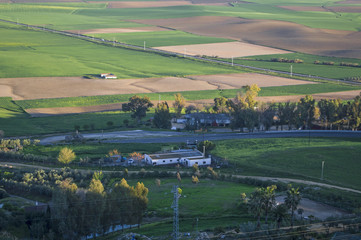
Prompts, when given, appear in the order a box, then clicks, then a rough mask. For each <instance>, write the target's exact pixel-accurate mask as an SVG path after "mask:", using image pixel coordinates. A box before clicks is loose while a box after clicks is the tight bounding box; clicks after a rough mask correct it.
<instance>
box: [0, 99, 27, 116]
mask: <svg viewBox="0 0 361 240" xmlns="http://www.w3.org/2000/svg"><path fill="white" fill-rule="evenodd" d="M0 110H8V111H11V112H19V113H22V112H24V110H23V109H22V108H21V107H19V106H18V105H17V104H16V103H15V102H14V101H13V100H12V98H11V97H0ZM0 116H1V114H0Z"/></svg>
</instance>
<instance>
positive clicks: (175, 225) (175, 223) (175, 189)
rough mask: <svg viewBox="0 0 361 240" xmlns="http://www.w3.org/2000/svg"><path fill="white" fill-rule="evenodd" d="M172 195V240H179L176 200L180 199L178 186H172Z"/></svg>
mask: <svg viewBox="0 0 361 240" xmlns="http://www.w3.org/2000/svg"><path fill="white" fill-rule="evenodd" d="M172 193H174V198H173V204H172V208H173V210H174V211H173V234H172V235H173V240H178V239H179V209H178V199H179V197H180V193H179V190H178V185H174V186H173V190H172Z"/></svg>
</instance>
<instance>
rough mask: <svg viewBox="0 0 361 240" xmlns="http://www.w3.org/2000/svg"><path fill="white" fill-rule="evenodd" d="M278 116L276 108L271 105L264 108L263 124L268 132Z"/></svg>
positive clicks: (262, 111)
mask: <svg viewBox="0 0 361 240" xmlns="http://www.w3.org/2000/svg"><path fill="white" fill-rule="evenodd" d="M275 115H276V106H275V104H271V105H269V106H266V107H263V108H262V109H261V112H260V117H261V121H260V122H261V123H262V124H263V126H264V128H265V130H266V131H268V130H269V129H270V128H271V127H272V125H273V122H274V120H273V119H274V117H275Z"/></svg>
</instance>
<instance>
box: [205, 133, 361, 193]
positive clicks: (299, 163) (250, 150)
mask: <svg viewBox="0 0 361 240" xmlns="http://www.w3.org/2000/svg"><path fill="white" fill-rule="evenodd" d="M308 141H309V139H308V138H279V139H277V138H272V139H244V140H226V141H219V142H217V147H216V149H215V150H214V151H212V154H215V155H218V156H222V157H223V158H226V159H227V160H228V161H229V162H231V163H233V164H236V165H237V166H238V167H239V168H240V169H241V170H242V174H245V175H253V174H254V175H267V176H278V177H281V176H293V177H298V178H312V179H315V180H319V179H320V176H321V163H322V161H325V170H324V179H325V180H326V181H327V182H331V183H334V184H339V185H342V186H348V187H353V188H356V189H361V185H360V182H361V175H360V174H359V169H360V167H361V165H360V161H358V159H359V156H360V154H361V141H360V139H355V138H352V139H332V138H311V139H310V144H309V142H308Z"/></svg>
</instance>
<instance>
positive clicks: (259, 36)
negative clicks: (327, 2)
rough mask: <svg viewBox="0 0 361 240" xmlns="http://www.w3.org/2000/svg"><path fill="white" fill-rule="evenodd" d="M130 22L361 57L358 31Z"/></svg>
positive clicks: (216, 19)
mask: <svg viewBox="0 0 361 240" xmlns="http://www.w3.org/2000/svg"><path fill="white" fill-rule="evenodd" d="M134 21H135V22H138V23H144V24H152V25H157V26H163V27H170V28H175V29H178V30H182V31H186V32H190V33H194V34H199V35H205V36H212V37H223V38H230V39H235V40H239V41H243V42H247V43H252V44H257V45H262V46H270V47H275V48H279V49H287V50H291V51H296V52H304V53H310V54H316V55H326V56H337V57H351V58H361V41H360V39H361V32H352V31H338V30H326V29H314V28H309V27H306V26H303V25H300V24H296V23H290V22H283V21H273V20H255V19H241V18H236V17H222V16H201V17H190V18H176V19H147V20H134Z"/></svg>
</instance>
